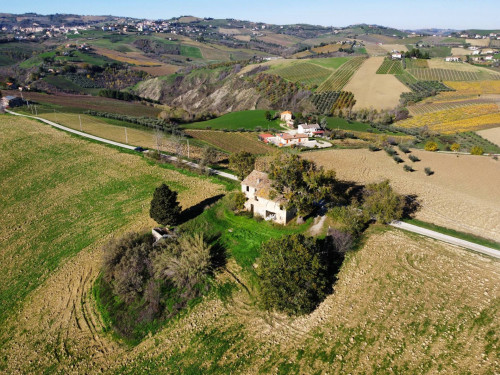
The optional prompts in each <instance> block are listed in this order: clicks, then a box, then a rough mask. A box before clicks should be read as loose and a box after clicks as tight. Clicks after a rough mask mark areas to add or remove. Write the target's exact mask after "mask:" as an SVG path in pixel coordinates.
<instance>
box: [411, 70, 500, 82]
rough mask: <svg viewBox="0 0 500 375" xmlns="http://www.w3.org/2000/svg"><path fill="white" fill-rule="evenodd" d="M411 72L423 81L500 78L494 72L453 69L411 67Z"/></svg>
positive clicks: (499, 75)
mask: <svg viewBox="0 0 500 375" xmlns="http://www.w3.org/2000/svg"><path fill="white" fill-rule="evenodd" d="M409 72H410V73H411V74H412V75H414V76H415V77H416V78H417V79H418V80H421V81H480V80H483V79H489V80H493V79H494V80H497V79H500V74H496V73H494V72H492V73H486V72H468V71H459V70H452V69H409Z"/></svg>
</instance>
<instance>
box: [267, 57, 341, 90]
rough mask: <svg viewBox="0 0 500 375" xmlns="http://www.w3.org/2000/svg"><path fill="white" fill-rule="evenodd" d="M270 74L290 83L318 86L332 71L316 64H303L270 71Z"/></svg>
mask: <svg viewBox="0 0 500 375" xmlns="http://www.w3.org/2000/svg"><path fill="white" fill-rule="evenodd" d="M270 73H272V74H277V75H279V76H281V77H283V78H285V79H287V80H289V81H292V82H300V83H303V84H306V85H319V84H321V83H322V82H323V81H324V80H325V79H327V78H328V77H329V76H330V75H331V74H332V70H330V69H326V68H323V67H321V66H319V65H316V64H311V63H308V62H304V63H295V64H290V65H286V66H284V67H282V68H276V69H272V70H271V71H270Z"/></svg>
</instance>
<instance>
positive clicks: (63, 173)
mask: <svg viewBox="0 0 500 375" xmlns="http://www.w3.org/2000/svg"><path fill="white" fill-rule="evenodd" d="M0 132H1V135H2V143H1V144H0V153H1V155H2V161H3V164H2V165H3V167H2V169H1V171H0V192H1V194H0V195H1V196H2V200H1V201H0V208H1V210H2V212H9V215H2V217H1V218H0V228H1V229H0V233H2V234H1V237H2V249H1V254H2V259H4V260H5V261H2V266H1V271H2V272H1V275H2V276H0V280H1V283H0V285H1V287H0V299H1V300H2V304H1V306H0V322H2V321H4V320H5V318H6V317H7V316H8V315H9V314H10V313H11V312H12V311H15V308H16V306H18V305H19V304H20V303H22V301H23V300H24V299H25V298H26V296H27V295H28V294H29V293H30V292H31V291H32V290H34V289H35V288H36V287H37V286H39V285H40V284H41V283H43V281H44V280H45V279H46V278H47V277H48V276H49V275H50V273H51V272H52V271H53V270H55V269H56V268H57V267H58V266H59V265H60V264H61V263H64V261H65V260H66V259H68V258H69V257H72V256H74V255H75V254H77V253H78V252H79V251H81V250H82V249H85V248H86V247H88V246H91V245H92V244H94V243H96V241H100V240H101V239H102V238H104V237H107V236H109V234H111V233H113V232H115V231H116V230H118V229H119V228H122V227H123V226H125V225H127V224H129V223H130V222H132V221H134V220H137V218H138V217H139V218H141V220H142V221H144V220H145V219H147V213H146V210H145V207H147V203H148V201H149V199H150V197H151V194H152V192H153V190H154V188H155V187H156V186H158V185H159V184H160V183H161V182H167V183H168V184H169V185H170V186H171V187H172V188H174V189H175V190H177V191H178V192H179V194H180V197H181V201H184V205H185V206H187V205H189V203H190V202H191V201H193V200H196V198H195V197H192V196H190V195H191V194H192V192H191V193H190V192H189V189H190V188H192V187H193V186H198V187H199V188H201V186H204V191H207V192H210V191H213V192H214V193H215V192H217V191H218V192H220V191H221V187H220V186H219V185H215V184H213V183H211V182H210V181H209V180H204V179H200V178H196V177H188V176H185V175H182V174H180V173H178V172H176V171H173V170H165V169H162V168H159V167H156V166H151V165H148V164H147V163H146V161H145V160H143V159H141V158H138V157H137V156H132V155H127V154H122V153H118V152H116V151H113V150H112V149H109V148H107V147H103V146H98V145H94V144H91V143H88V142H86V141H81V140H77V139H75V138H72V137H69V136H68V135H66V134H65V133H62V132H58V131H56V130H53V129H51V128H49V127H48V126H45V125H41V124H38V123H36V122H32V121H27V120H24V119H18V118H12V117H10V116H4V117H3V118H2V121H0ZM20 181H22V184H20ZM14 187H17V188H14ZM183 196H184V197H183ZM148 220H149V219H147V220H146V221H148Z"/></svg>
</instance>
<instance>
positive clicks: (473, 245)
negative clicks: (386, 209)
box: [391, 221, 500, 259]
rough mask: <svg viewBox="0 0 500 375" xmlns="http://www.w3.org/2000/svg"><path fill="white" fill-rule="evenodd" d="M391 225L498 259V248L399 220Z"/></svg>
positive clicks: (499, 256) (499, 257) (499, 252)
mask: <svg viewBox="0 0 500 375" xmlns="http://www.w3.org/2000/svg"><path fill="white" fill-rule="evenodd" d="M391 225H392V226H393V227H396V228H399V229H403V230H407V231H409V232H413V233H418V234H420V235H423V236H427V237H431V238H434V239H436V240H439V241H443V242H448V243H451V244H453V245H457V246H462V247H465V248H466V249H469V250H473V251H476V252H478V253H481V254H486V255H489V256H491V257H493V258H497V259H500V251H499V250H495V249H492V248H489V247H486V246H482V245H478V244H476V243H473V242H469V241H465V240H462V239H460V238H456V237H452V236H448V235H446V234H442V233H439V232H435V231H433V230H429V229H425V228H421V227H418V226H416V225H413V224H408V223H404V222H401V221H393V222H392V223H391Z"/></svg>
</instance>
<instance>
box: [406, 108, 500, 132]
mask: <svg viewBox="0 0 500 375" xmlns="http://www.w3.org/2000/svg"><path fill="white" fill-rule="evenodd" d="M495 123H496V124H500V113H499V108H498V106H497V105H496V104H492V103H490V104H478V105H471V106H466V107H460V108H454V109H447V110H444V111H438V112H433V113H426V114H422V115H417V116H415V117H413V118H410V119H407V120H404V121H401V122H399V123H398V127H401V128H421V127H428V128H429V130H432V131H436V132H439V133H455V132H458V131H470V130H477V129H481V128H484V127H485V126H486V125H491V124H495Z"/></svg>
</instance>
